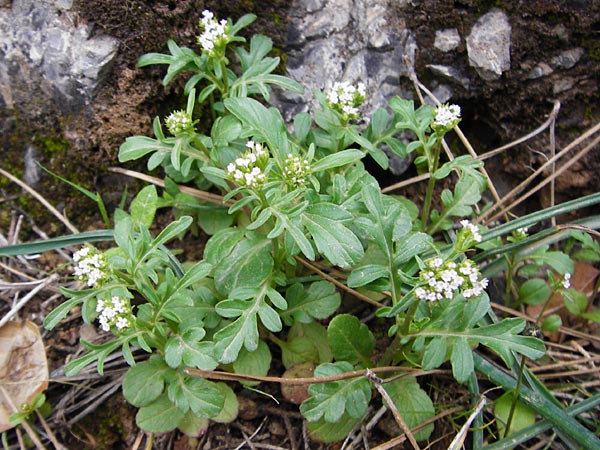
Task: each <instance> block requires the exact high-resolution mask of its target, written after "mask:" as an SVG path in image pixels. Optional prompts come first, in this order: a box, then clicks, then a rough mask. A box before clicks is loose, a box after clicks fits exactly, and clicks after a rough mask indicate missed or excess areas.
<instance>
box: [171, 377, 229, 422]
mask: <svg viewBox="0 0 600 450" xmlns="http://www.w3.org/2000/svg"><path fill="white" fill-rule="evenodd" d="M168 395H169V399H170V400H171V401H172V402H173V403H174V404H175V405H176V406H177V408H179V409H180V410H181V411H183V412H188V411H189V410H190V409H191V410H192V411H193V412H194V414H196V415H197V416H199V417H205V418H211V417H213V416H216V415H217V414H219V413H220V412H221V410H222V409H223V403H224V399H223V396H222V395H221V390H220V389H219V388H218V387H217V386H216V384H215V383H213V382H211V381H208V380H204V379H203V378H197V377H187V376H185V377H184V376H178V377H177V378H176V379H175V380H174V381H172V382H171V383H170V384H169V387H168Z"/></svg>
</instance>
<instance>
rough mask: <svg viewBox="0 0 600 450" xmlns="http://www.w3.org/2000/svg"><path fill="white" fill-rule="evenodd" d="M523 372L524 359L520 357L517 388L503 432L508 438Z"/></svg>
mask: <svg viewBox="0 0 600 450" xmlns="http://www.w3.org/2000/svg"><path fill="white" fill-rule="evenodd" d="M524 370H525V357H524V356H523V355H521V365H520V367H519V378H518V379H517V387H516V388H515V396H514V398H513V401H512V403H511V405H510V411H509V413H508V417H507V419H506V429H505V431H504V436H508V435H509V434H510V425H511V423H512V420H513V416H514V415H515V409H516V408H517V401H518V400H519V391H520V390H521V384H522V382H523V371H524Z"/></svg>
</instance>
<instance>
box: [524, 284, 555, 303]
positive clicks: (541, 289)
mask: <svg viewBox="0 0 600 450" xmlns="http://www.w3.org/2000/svg"><path fill="white" fill-rule="evenodd" d="M550 294H551V290H550V286H548V283H547V282H546V280H543V279H541V278H532V279H531V280H527V281H526V282H525V283H523V284H522V285H521V287H520V288H519V300H520V301H521V302H522V303H524V304H526V305H540V304H542V303H544V302H545V301H546V300H548V299H549V298H550Z"/></svg>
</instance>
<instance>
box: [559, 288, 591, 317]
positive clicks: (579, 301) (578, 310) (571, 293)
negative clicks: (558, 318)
mask: <svg viewBox="0 0 600 450" xmlns="http://www.w3.org/2000/svg"><path fill="white" fill-rule="evenodd" d="M561 293H562V295H563V298H564V301H565V306H566V307H567V309H568V310H569V312H570V313H571V314H576V315H582V314H583V313H585V310H586V309H587V307H588V299H587V295H585V294H584V293H583V292H579V291H577V290H575V289H564V290H561Z"/></svg>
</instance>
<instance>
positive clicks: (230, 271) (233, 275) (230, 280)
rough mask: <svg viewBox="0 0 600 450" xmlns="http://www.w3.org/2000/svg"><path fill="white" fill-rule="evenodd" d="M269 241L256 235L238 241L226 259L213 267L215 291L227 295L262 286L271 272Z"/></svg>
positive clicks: (271, 258) (270, 247) (271, 262)
mask: <svg viewBox="0 0 600 450" xmlns="http://www.w3.org/2000/svg"><path fill="white" fill-rule="evenodd" d="M271 250H272V243H271V240H269V239H265V238H264V237H261V236H260V235H258V234H253V235H250V237H247V238H245V239H242V240H241V241H239V242H238V243H237V244H236V245H235V247H234V248H233V249H232V251H231V253H229V255H227V257H226V258H224V259H222V260H221V261H219V262H218V264H217V265H216V266H215V270H214V279H215V287H216V288H217V291H218V292H219V293H221V294H222V295H229V293H230V292H231V291H233V290H234V289H238V288H254V287H258V286H260V285H261V284H263V283H264V282H265V281H266V280H267V278H268V277H269V276H270V275H271V273H272V271H273V257H272V256H271Z"/></svg>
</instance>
